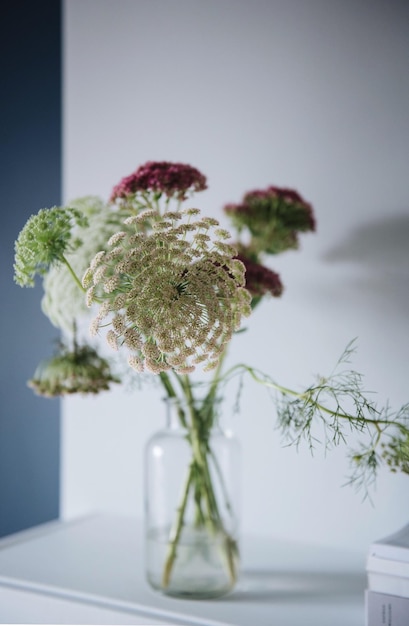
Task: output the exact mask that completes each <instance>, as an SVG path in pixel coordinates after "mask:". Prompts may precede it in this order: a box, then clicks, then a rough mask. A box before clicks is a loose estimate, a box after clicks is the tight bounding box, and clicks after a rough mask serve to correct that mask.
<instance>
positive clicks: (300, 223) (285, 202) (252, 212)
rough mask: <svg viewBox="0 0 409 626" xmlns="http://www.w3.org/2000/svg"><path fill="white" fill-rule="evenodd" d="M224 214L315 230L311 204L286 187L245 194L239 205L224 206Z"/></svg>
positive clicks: (244, 220) (297, 228) (246, 219)
mask: <svg viewBox="0 0 409 626" xmlns="http://www.w3.org/2000/svg"><path fill="white" fill-rule="evenodd" d="M224 210H225V212H226V213H227V214H228V215H230V216H231V217H236V218H237V219H238V220H240V219H242V220H243V223H246V221H248V220H253V219H257V217H258V215H257V214H259V213H261V215H259V217H260V218H263V219H264V218H271V219H272V218H275V219H279V220H280V221H281V222H282V223H283V225H284V226H285V227H287V228H294V229H295V230H301V231H306V230H311V231H314V230H315V218H314V214H313V209H312V206H311V204H309V203H308V202H306V201H305V200H304V199H303V198H302V197H301V196H300V194H299V193H298V192H297V191H294V190H293V189H287V188H286V187H274V186H270V187H267V189H257V190H255V191H250V192H248V193H246V194H245V195H244V197H243V202H242V203H240V204H226V205H225V207H224Z"/></svg>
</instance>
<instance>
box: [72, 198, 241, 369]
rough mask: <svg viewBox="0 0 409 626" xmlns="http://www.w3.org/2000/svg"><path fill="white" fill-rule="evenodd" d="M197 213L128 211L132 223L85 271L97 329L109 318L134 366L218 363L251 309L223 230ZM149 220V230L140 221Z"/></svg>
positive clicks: (114, 339) (115, 341)
mask: <svg viewBox="0 0 409 626" xmlns="http://www.w3.org/2000/svg"><path fill="white" fill-rule="evenodd" d="M196 214H197V210H194V211H189V210H187V211H184V212H172V213H170V212H169V213H168V214H166V213H165V214H164V215H163V216H160V215H159V213H156V214H153V213H152V211H150V212H146V214H140V215H138V216H135V217H134V218H130V219H129V220H127V226H128V227H129V226H130V225H133V230H131V229H129V228H128V229H127V230H126V231H124V233H125V234H124V235H123V236H122V235H121V237H120V238H119V240H118V241H117V240H116V238H114V240H113V241H114V244H113V247H111V248H110V249H108V250H107V252H106V253H105V255H103V256H102V257H101V256H100V257H99V258H98V262H97V263H91V266H90V267H89V269H88V270H87V272H86V274H85V276H84V279H83V284H84V287H87V288H88V293H89V300H90V302H93V301H95V302H98V303H100V304H101V306H100V309H99V313H98V316H97V318H96V320H94V323H93V329H94V332H95V331H97V330H98V328H99V327H101V326H106V325H108V326H109V327H110V330H109V333H108V336H107V339H108V341H109V344H110V345H111V346H112V347H114V348H118V347H119V348H120V347H122V346H125V347H126V348H128V350H129V352H130V360H129V363H130V365H131V366H133V367H134V368H135V369H137V371H142V370H143V369H144V368H146V369H147V370H149V371H151V372H153V373H159V372H161V371H166V370H168V369H170V368H173V369H175V370H176V371H178V372H179V373H185V372H188V371H189V372H190V371H192V370H193V369H194V366H195V365H196V364H197V363H202V362H203V363H204V364H205V369H210V368H212V367H215V366H216V365H217V362H218V359H219V357H220V355H221V354H222V352H223V351H224V349H225V347H226V344H227V343H228V342H229V341H230V339H231V337H232V334H233V332H234V330H236V329H237V328H238V327H239V325H240V322H241V317H242V316H243V315H245V316H247V315H249V314H250V312H251V307H250V300H251V296H250V294H249V292H248V291H247V290H246V289H244V265H243V264H242V263H241V262H240V261H239V260H237V259H234V255H235V253H236V250H235V249H234V248H232V247H231V246H228V244H226V243H224V241H223V240H222V239H223V238H224V234H225V233H224V232H222V233H221V235H219V236H218V235H217V234H215V232H214V227H215V226H217V225H218V222H217V220H213V219H212V218H202V219H197V220H195V219H193V217H194V216H195V215H196ZM147 220H148V221H149V222H150V224H151V230H150V231H149V232H146V230H145V227H144V228H143V229H142V228H140V225H141V224H144V225H145V224H146V221H147ZM108 313H109V314H110V315H111V316H112V318H111V320H106V319H105V318H106V317H107V315H108Z"/></svg>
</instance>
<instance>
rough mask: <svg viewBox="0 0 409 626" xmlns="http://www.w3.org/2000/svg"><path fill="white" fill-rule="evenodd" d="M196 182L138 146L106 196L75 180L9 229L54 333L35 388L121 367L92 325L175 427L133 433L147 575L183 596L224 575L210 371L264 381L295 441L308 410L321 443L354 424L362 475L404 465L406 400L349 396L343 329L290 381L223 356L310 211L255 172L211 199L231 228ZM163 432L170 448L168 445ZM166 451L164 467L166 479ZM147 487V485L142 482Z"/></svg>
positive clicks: (70, 388) (232, 500)
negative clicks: (306, 378)
mask: <svg viewBox="0 0 409 626" xmlns="http://www.w3.org/2000/svg"><path fill="white" fill-rule="evenodd" d="M204 189H206V178H205V176H204V175H203V174H201V172H199V171H198V170H197V169H196V168H194V167H191V166H190V165H185V164H181V163H170V162H148V163H146V164H145V165H143V166H141V167H139V168H138V169H137V170H136V171H135V172H134V173H132V174H131V175H130V176H127V177H125V178H124V179H123V180H121V181H120V182H119V184H118V185H116V186H115V187H114V188H113V191H112V194H111V197H110V198H109V201H108V202H104V201H102V200H101V199H100V198H96V197H93V196H90V197H85V198H80V199H78V200H76V201H74V202H72V203H70V205H69V206H65V207H52V208H50V209H42V210H40V211H39V212H38V213H37V214H36V215H33V216H32V217H31V218H30V219H29V220H28V222H27V223H26V225H25V226H24V228H23V230H22V231H21V233H20V235H19V237H18V239H17V241H16V246H15V253H16V254H15V266H14V269H15V280H16V282H17V283H18V284H19V285H21V286H32V285H33V284H34V280H35V276H36V275H40V276H41V277H43V286H44V297H43V300H42V307H43V310H44V312H45V314H46V315H48V317H49V318H50V320H51V322H52V323H53V324H54V325H55V326H57V327H58V328H60V329H61V330H62V335H63V341H62V342H61V343H60V344H59V350H58V352H57V354H55V355H54V356H53V357H51V358H50V359H48V360H46V361H44V362H43V363H41V364H40V365H39V367H38V369H37V371H36V372H35V374H34V376H33V378H32V380H31V381H29V384H30V386H31V387H33V389H34V390H35V391H36V392H37V393H39V394H43V395H45V396H56V395H64V394H71V393H92V394H95V393H99V392H100V391H103V390H107V389H109V387H110V386H111V385H112V384H115V383H119V382H121V381H123V380H124V378H125V377H126V376H127V375H128V374H124V371H125V370H121V367H118V364H117V362H115V361H112V360H111V359H110V358H109V357H108V356H106V355H102V354H100V352H99V350H98V339H99V337H100V336H101V335H105V338H106V341H107V343H108V345H109V346H110V348H112V349H113V350H114V351H116V352H117V353H118V355H120V356H121V358H122V356H125V358H126V364H127V366H126V367H127V371H128V372H133V373H134V375H135V376H141V375H144V373H145V374H146V373H150V374H152V375H154V376H155V377H156V379H157V381H158V383H159V384H160V386H161V388H162V390H163V392H164V395H165V397H166V398H167V399H168V405H169V411H170V413H171V422H172V423H173V425H175V424H177V426H178V428H179V436H178V437H176V436H175V431H172V432H171V433H170V434H169V433H168V435H169V437H167V436H165V433H164V432H162V433H160V434H159V435H157V436H155V437H154V438H153V439H152V440H151V442H149V444H148V448H147V450H148V452H147V457H148V461H147V462H148V478H147V492H149V493H148V494H147V498H146V500H147V505H146V510H147V518H148V528H147V533H148V544H149V545H151V550H150V552H149V550H148V578H149V580H150V582H151V584H152V585H153V586H154V587H155V588H157V589H161V590H163V591H165V592H166V593H173V594H177V595H188V596H196V597H210V596H214V595H220V594H221V593H225V592H226V591H229V590H230V589H231V588H232V587H233V586H234V584H235V581H236V579H237V568H238V545H237V514H236V511H235V506H236V497H235V488H234V486H232V484H231V481H230V478H229V471H230V469H229V468H231V465H232V464H234V463H235V462H236V460H237V450H236V448H235V445H234V444H233V443H232V442H231V441H229V442H227V443H226V442H224V443H223V437H222V435H223V433H221V432H220V431H217V427H218V422H219V420H218V417H219V407H220V401H221V399H222V396H223V391H222V389H223V385H225V384H226V383H227V382H228V381H229V380H231V379H232V378H233V377H234V376H236V375H238V374H239V375H242V376H243V375H247V376H250V377H251V378H253V379H254V380H256V381H258V382H259V383H260V384H262V385H265V386H267V387H269V388H271V389H274V390H275V391H276V392H277V396H276V399H277V416H278V425H279V426H280V428H281V430H282V431H283V433H284V434H285V435H287V436H288V437H289V438H290V439H291V441H293V442H299V441H300V439H302V438H305V439H306V440H307V442H311V440H312V430H313V427H314V424H315V423H317V422H318V423H319V422H321V423H322V424H323V425H324V432H325V437H326V439H325V441H324V442H323V443H324V445H327V446H331V445H336V444H337V443H339V442H341V441H344V439H345V437H344V425H347V426H348V427H352V429H355V430H357V431H358V432H360V433H362V434H364V435H365V436H366V440H365V442H364V443H363V444H362V448H361V449H360V450H358V451H354V452H352V453H351V460H352V463H353V467H354V473H353V476H352V479H351V480H352V481H353V482H355V483H356V484H358V485H363V486H365V485H366V484H367V482H368V478H369V480H370V479H371V478H373V476H374V475H375V473H376V470H377V468H378V467H379V465H380V464H381V463H383V462H385V463H387V464H389V466H390V467H391V469H392V470H394V471H396V470H400V471H403V472H406V473H409V406H408V405H405V406H404V407H402V408H401V409H400V410H398V411H397V412H394V413H393V412H392V411H390V409H389V408H388V407H383V408H382V407H381V408H379V407H377V406H376V405H375V404H374V403H373V402H372V401H370V400H368V399H367V398H366V397H365V394H364V393H363V391H362V387H361V376H360V375H359V374H358V373H356V372H354V371H351V370H350V369H345V364H347V363H348V362H349V359H350V356H351V353H352V352H353V350H354V346H353V343H351V344H350V345H349V346H347V348H346V350H345V352H344V354H343V355H342V356H341V358H340V360H339V362H338V368H336V369H335V370H334V372H333V373H332V374H331V376H329V377H325V378H323V377H321V378H319V379H318V380H317V381H316V382H315V383H314V384H312V385H311V386H309V387H308V388H307V389H305V390H302V391H295V390H292V389H289V388H286V387H283V386H281V385H280V384H279V383H277V382H276V381H275V380H274V379H273V378H271V377H270V376H269V375H267V374H265V373H262V372H259V371H258V370H257V369H255V368H253V367H251V366H249V365H247V364H237V365H234V366H232V367H229V368H227V369H226V368H225V367H224V363H225V356H226V352H227V348H228V346H229V343H230V341H231V340H232V338H233V337H234V335H235V334H236V333H238V332H241V330H242V328H241V326H242V322H243V319H245V318H248V317H249V316H250V315H251V313H252V311H253V310H254V308H255V307H257V306H259V305H260V303H261V301H262V300H264V299H267V298H268V297H278V296H280V295H281V293H282V290H283V287H282V283H281V280H280V277H279V276H278V275H277V274H276V273H275V272H274V271H272V270H271V269H270V268H268V267H267V266H266V265H265V263H266V262H267V259H268V257H269V256H272V255H276V254H278V253H281V252H283V251H285V250H289V249H296V248H297V247H298V244H299V236H300V234H301V233H304V232H311V231H314V230H315V218H314V214H313V209H312V207H311V205H310V204H309V203H308V202H306V201H305V200H304V199H303V198H302V197H301V196H300V195H299V194H298V193H297V192H295V191H293V190H290V189H283V188H278V187H273V186H270V187H267V188H266V189H264V190H256V191H251V192H249V193H246V194H245V195H244V197H243V199H242V201H241V202H239V203H236V204H232V203H230V204H227V205H226V206H225V207H224V212H225V216H226V218H227V219H229V220H230V222H231V231H232V232H233V234H231V233H230V231H228V230H226V229H225V228H222V227H221V226H220V224H219V222H218V221H217V220H216V219H214V218H213V217H209V216H203V215H202V214H201V212H200V210H199V209H197V208H195V207H192V206H191V203H190V198H191V197H192V196H193V194H195V193H197V192H200V191H202V190H204ZM87 317H91V319H90V325H89V330H90V337H91V338H90V339H89V340H88V339H87V340H84V338H83V337H80V335H81V330H80V329H81V328H82V324H83V322H82V321H81V320H83V319H86V318H87ZM197 368H200V369H202V370H203V371H204V372H208V374H207V375H206V383H205V384H204V383H203V384H200V383H198V382H197V381H196V380H195V379H194V378H193V376H192V373H193V372H194V371H195V369H197ZM350 406H352V407H353V410H352V411H351V410H349V409H348V408H347V407H350ZM169 441H170V442H171V444H169ZM167 442H168V443H167ZM175 442H176V443H175ZM168 445H170V447H173V448H174V450H176V452H175V456H174V457H173V460H170V461H169V458H168V457H169V455H168V448H167V446H168ZM166 463H167V465H166ZM172 466H174V467H176V466H177V467H179V469H178V470H177V471H175V472H173V474H174V477H173V478H172V480H173V483H172V484H171V482H169V480H170V478H169V476H170V474H172ZM233 473H234V472H233ZM168 479H169V480H168ZM172 485H173V486H172ZM161 489H162V492H161V493H162V495H161V496H157V499H156V500H155V498H154V496H153V494H152V493H151V492H152V491H155V490H159V491H158V493H159V492H160V490H161ZM169 494H172V496H170V495H169ZM151 496H152V498H151ZM152 502H155V504H152ZM158 520H159V521H158ZM149 542H150V543H149ZM159 545H160V546H161V548H160V549H159V548H158V546H159ZM203 572H205V573H203Z"/></svg>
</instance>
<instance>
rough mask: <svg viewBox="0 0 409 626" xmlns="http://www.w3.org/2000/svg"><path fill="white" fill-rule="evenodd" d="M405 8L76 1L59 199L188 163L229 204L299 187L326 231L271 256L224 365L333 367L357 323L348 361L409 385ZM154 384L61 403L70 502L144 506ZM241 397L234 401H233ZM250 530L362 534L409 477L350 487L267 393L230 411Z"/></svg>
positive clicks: (333, 457)
mask: <svg viewBox="0 0 409 626" xmlns="http://www.w3.org/2000/svg"><path fill="white" fill-rule="evenodd" d="M408 18H409V12H408V5H405V3H402V2H399V1H398V0H396V1H394V0H389V1H388V2H387V1H386V0H385V1H381V0H374V1H371V2H369V1H368V2H364V1H362V0H361V1H357V2H349V1H347V2H335V1H333V2H328V0H269V1H263V0H255V1H254V0H252V1H251V2H250V1H248V2H245V1H241V0H207V1H206V2H199V0H150V1H149V2H147V1H145V2H144V1H143V0H66V1H65V22H64V32H65V62H64V71H65V81H64V88H65V99H64V102H65V108H64V117H65V126H64V128H65V130H64V133H65V136H64V145H65V148H64V163H65V165H64V180H65V198H66V200H69V199H70V198H73V197H76V196H79V195H83V194H90V193H96V194H100V195H102V196H103V197H107V196H108V194H109V192H110V190H111V187H112V186H113V184H115V183H116V182H117V181H118V180H119V179H120V178H121V177H122V176H124V175H127V174H129V173H131V172H132V171H133V170H134V169H135V168H136V167H137V166H138V165H139V164H141V163H143V162H145V161H147V160H150V159H153V160H175V161H182V162H188V163H191V164H192V165H194V166H196V167H198V168H199V169H201V170H202V171H203V172H204V173H205V174H206V175H207V176H208V181H209V190H208V191H206V192H204V193H203V194H200V195H198V196H197V198H196V201H195V202H196V204H199V205H200V206H201V208H202V209H203V211H205V212H207V213H208V214H210V215H214V216H216V217H219V218H220V219H221V220H222V221H223V215H222V212H221V207H222V205H223V204H224V203H225V202H228V201H233V202H234V201H238V200H239V199H240V197H241V195H242V194H243V192H245V191H247V190H250V189H254V188H257V187H265V186H267V185H269V184H276V185H288V186H291V187H295V188H297V189H298V190H299V191H300V192H301V193H302V195H304V196H305V197H306V198H307V199H308V200H310V201H311V202H312V203H313V205H314V207H315V211H316V216H317V221H318V231H317V233H316V234H315V235H307V236H305V237H304V239H303V242H302V249H301V251H299V252H296V253H295V252H289V253H286V254H285V255H282V256H281V257H279V258H277V261H276V263H274V265H272V267H273V268H274V269H276V270H278V271H279V272H280V273H281V277H282V279H283V281H284V284H285V285H286V292H285V294H284V296H283V297H282V299H280V300H274V301H271V302H270V303H265V304H264V305H263V308H261V309H260V310H259V311H257V312H256V313H255V315H254V318H253V319H252V320H251V322H250V324H249V327H250V330H249V332H248V333H247V334H245V335H243V336H240V337H237V338H236V341H235V342H234V343H233V345H232V349H231V352H230V357H229V359H230V362H231V363H234V362H236V361H239V360H240V361H242V360H245V361H246V362H247V363H250V364H254V365H257V366H259V367H260V369H264V370H265V371H267V372H269V373H270V374H272V375H274V377H276V378H277V379H278V380H279V381H280V382H282V383H283V384H285V385H288V386H291V385H292V386H295V387H298V386H300V385H304V384H309V383H310V382H311V380H312V375H314V374H316V373H322V374H326V373H328V372H329V370H330V369H331V368H332V366H333V364H334V363H335V361H336V359H337V358H338V356H339V354H340V353H341V352H342V350H343V348H344V346H345V345H346V344H347V342H348V341H349V340H350V339H352V338H353V337H358V348H359V351H358V353H357V355H356V358H355V360H354V363H353V365H354V367H355V368H356V369H358V370H359V371H361V372H363V373H364V374H365V382H366V387H367V388H368V389H374V390H376V391H377V393H378V396H377V397H378V398H379V401H380V402H381V403H382V402H384V401H385V400H386V399H387V398H389V399H390V402H391V404H392V405H393V406H399V405H400V404H402V403H404V402H406V401H407V400H408V399H409V391H408V385H407V379H408V373H409V372H408V354H409V333H408V323H407V322H408V312H409V292H408V286H409V267H408V258H409V253H408V240H409V177H408V175H407V164H408V157H409V147H408V146H409V132H408V131H409V119H408V111H407V103H408V101H409V78H408V72H407V55H408V48H409V44H408V42H409V28H408V25H409V20H408ZM160 395H161V394H160V392H158V390H156V389H154V388H152V387H148V388H146V389H144V390H143V391H140V392H135V393H133V394H129V393H124V392H121V391H117V392H115V393H109V394H104V395H103V396H100V397H98V398H97V399H83V398H72V399H69V400H66V401H65V402H64V407H63V485H62V488H63V496H62V508H63V514H64V515H65V516H67V517H70V516H73V515H77V514H82V513H84V512H86V511H89V510H93V509H95V508H96V509H104V510H111V511H116V512H119V513H132V514H137V515H142V493H141V489H142V469H141V468H142V456H141V455H142V450H143V446H144V443H145V441H146V439H147V437H148V436H149V434H150V433H151V432H152V431H154V430H155V429H156V428H158V427H160V426H161V425H162V422H163V417H164V416H163V411H162V407H161V402H160ZM232 396H233V390H231V397H230V398H228V404H231V402H232ZM234 427H235V430H236V432H237V434H238V435H239V437H240V438H241V441H242V444H243V452H244V463H245V476H244V495H243V529H244V530H245V531H249V530H251V531H256V532H259V533H269V534H272V535H277V536H283V537H286V538H290V539H291V538H299V539H301V540H308V541H317V542H321V543H331V544H338V545H341V546H349V547H352V548H358V549H360V550H366V548H367V546H368V544H369V542H370V541H372V540H373V539H375V538H377V537H379V536H382V535H384V534H387V533H389V532H393V531H394V530H395V529H397V528H398V527H399V526H401V525H403V524H404V523H406V522H407V521H408V518H409V478H408V477H407V476H406V477H403V476H393V475H391V474H389V473H388V472H382V473H381V474H380V476H379V479H378V483H377V489H376V491H374V492H372V500H373V505H371V504H370V502H369V501H368V500H366V501H364V502H362V498H361V496H360V495H356V494H355V492H354V491H353V490H352V489H350V488H349V487H342V485H343V483H344V482H345V475H346V474H347V472H348V465H347V463H346V461H345V449H339V450H337V451H335V452H332V453H330V454H328V456H327V457H326V458H324V454H323V452H322V450H321V448H319V447H318V448H317V451H316V453H315V456H314V458H311V456H310V453H309V451H308V450H306V449H300V450H299V451H298V452H297V451H296V450H295V449H291V448H290V449H288V448H283V447H282V446H281V445H280V439H279V434H278V433H277V431H276V430H275V415H274V406H273V404H272V403H271V400H270V399H269V397H268V395H267V393H266V392H265V390H263V389H261V388H259V387H256V386H255V385H251V384H249V385H248V386H246V389H245V393H244V397H243V401H242V412H241V414H240V416H238V417H235V418H234Z"/></svg>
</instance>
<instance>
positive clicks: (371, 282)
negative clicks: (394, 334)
mask: <svg viewBox="0 0 409 626" xmlns="http://www.w3.org/2000/svg"><path fill="white" fill-rule="evenodd" d="M322 259H323V261H324V262H326V263H327V264H333V265H335V264H336V265H337V266H338V267H339V268H340V269H341V267H342V266H343V265H344V266H345V267H347V268H349V270H352V271H353V274H352V275H351V274H349V278H348V285H344V288H345V289H346V290H347V291H348V295H349V296H351V295H352V296H353V298H354V302H355V304H358V303H359V302H361V304H362V305H363V304H365V303H366V306H368V305H371V306H374V307H376V308H377V309H378V311H379V313H382V312H384V313H385V312H391V311H392V310H394V311H395V313H396V314H397V315H398V316H399V317H401V316H402V315H403V316H404V317H405V319H406V318H407V315H408V313H409V214H401V215H395V216H391V217H389V218H384V219H381V220H377V221H374V222H370V223H367V224H363V225H361V226H359V227H357V228H356V229H355V230H354V231H353V232H351V234H350V236H349V237H348V238H347V239H345V240H344V241H341V242H340V243H339V244H338V245H336V246H334V247H333V248H331V249H329V250H328V251H327V252H326V253H324V255H323V256H322ZM341 289H342V288H341ZM339 295H340V294H339Z"/></svg>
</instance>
